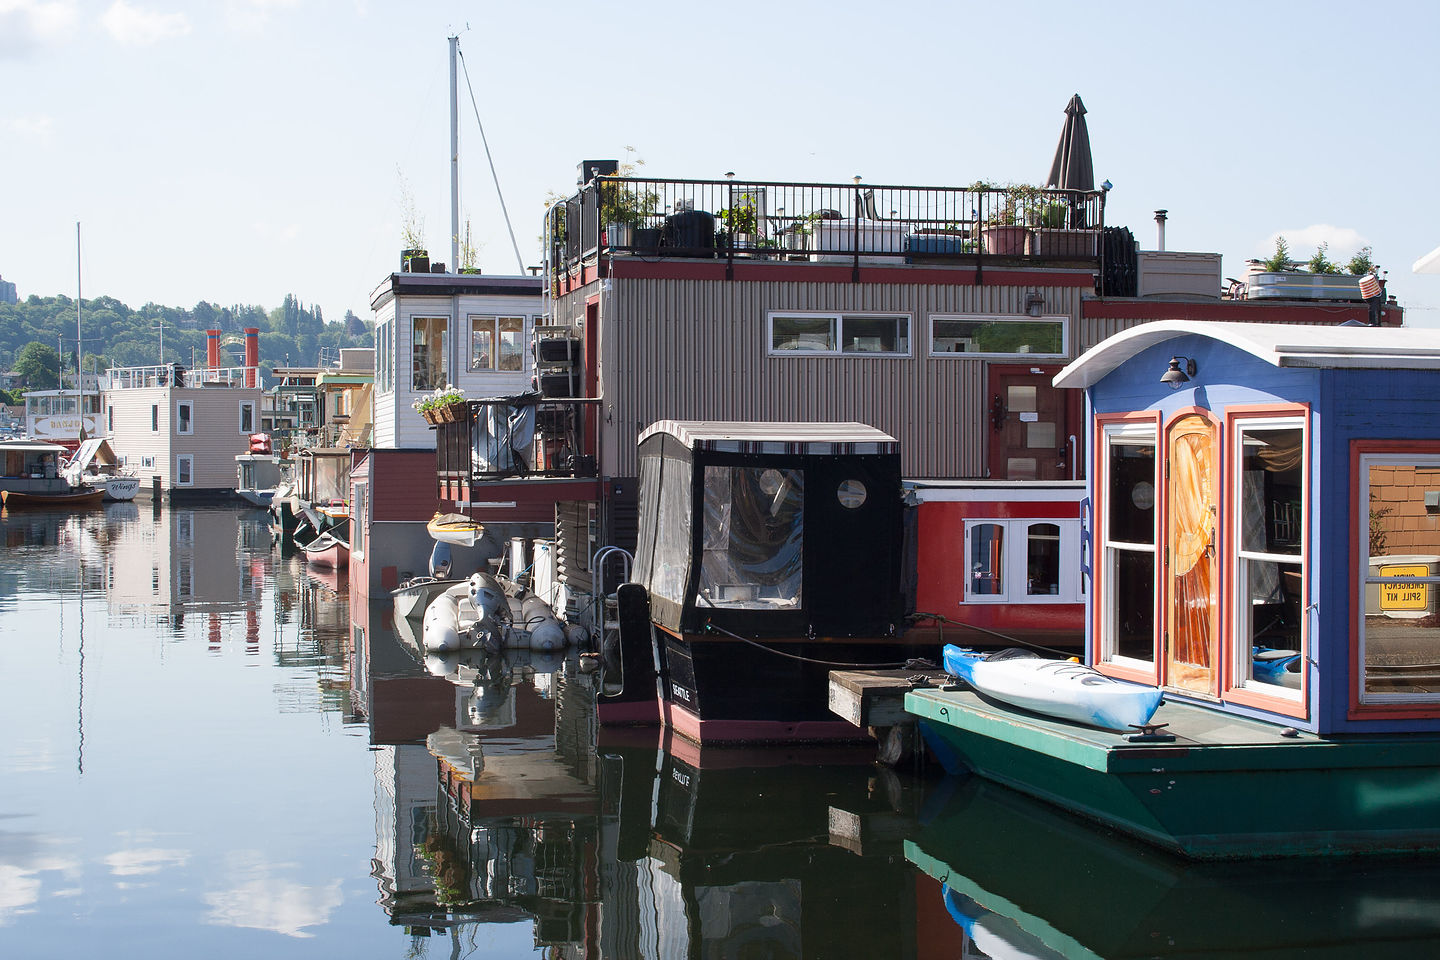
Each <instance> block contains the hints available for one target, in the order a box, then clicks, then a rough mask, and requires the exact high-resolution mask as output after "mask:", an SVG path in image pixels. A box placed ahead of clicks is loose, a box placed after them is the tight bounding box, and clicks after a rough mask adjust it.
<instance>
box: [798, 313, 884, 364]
mask: <svg viewBox="0 0 1440 960" xmlns="http://www.w3.org/2000/svg"><path fill="white" fill-rule="evenodd" d="M770 352H771V353H772V354H790V353H803V354H816V353H829V354H847V355H848V354H856V355H874V354H880V355H889V356H909V355H910V318H909V317H908V316H899V315H896V314H849V313H846V314H838V313H772V314H771V315H770Z"/></svg>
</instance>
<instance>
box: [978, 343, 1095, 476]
mask: <svg viewBox="0 0 1440 960" xmlns="http://www.w3.org/2000/svg"><path fill="white" fill-rule="evenodd" d="M1059 369H1060V368H1059V367H1058V366H1053V365H1049V366H1033V367H1032V366H1023V367H1022V366H1015V365H1010V364H992V365H991V366H990V369H989V375H988V387H989V391H988V392H989V395H990V453H989V463H988V467H989V471H990V478H991V479H992V480H1071V479H1076V478H1078V477H1080V476H1081V474H1079V473H1077V472H1075V471H1074V468H1075V467H1077V466H1078V464H1077V463H1076V462H1075V460H1074V458H1075V457H1076V456H1077V455H1078V452H1077V451H1076V450H1075V449H1074V444H1073V443H1072V442H1071V438H1070V429H1069V424H1070V418H1069V417H1068V416H1067V414H1068V413H1069V406H1070V404H1069V402H1068V401H1069V400H1070V399H1071V397H1072V395H1075V394H1079V392H1080V391H1078V390H1060V389H1057V388H1056V387H1054V386H1053V385H1052V384H1051V382H1050V381H1051V379H1052V378H1053V377H1054V376H1055V373H1056V371H1058V370H1059Z"/></svg>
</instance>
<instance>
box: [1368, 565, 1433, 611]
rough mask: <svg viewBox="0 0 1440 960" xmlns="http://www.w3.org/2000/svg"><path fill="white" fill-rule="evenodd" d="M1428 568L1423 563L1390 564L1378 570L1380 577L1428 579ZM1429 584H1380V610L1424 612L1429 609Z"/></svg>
mask: <svg viewBox="0 0 1440 960" xmlns="http://www.w3.org/2000/svg"><path fill="white" fill-rule="evenodd" d="M1429 575H1430V568H1429V567H1428V566H1426V565H1425V564H1423V563H1392V564H1390V565H1389V566H1382V567H1381V568H1380V576H1382V577H1428V576H1429ZM1429 601H1430V584H1428V583H1382V584H1380V609H1381V610H1425V609H1427V608H1428V607H1429Z"/></svg>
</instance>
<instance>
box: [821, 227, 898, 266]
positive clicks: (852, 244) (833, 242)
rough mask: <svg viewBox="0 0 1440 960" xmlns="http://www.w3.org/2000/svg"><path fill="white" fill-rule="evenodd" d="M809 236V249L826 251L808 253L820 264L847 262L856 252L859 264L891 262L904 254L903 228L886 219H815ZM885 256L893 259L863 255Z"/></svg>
mask: <svg viewBox="0 0 1440 960" xmlns="http://www.w3.org/2000/svg"><path fill="white" fill-rule="evenodd" d="M812 229H813V231H814V232H813V233H812V234H811V239H812V241H813V242H812V244H811V246H812V249H815V250H825V251H829V252H827V253H815V254H811V256H810V259H812V260H815V261H817V262H820V263H849V262H851V261H852V260H853V259H854V256H853V254H854V253H855V252H856V251H857V250H858V251H859V252H860V253H861V254H862V256H861V257H860V262H861V263H894V262H896V261H897V260H898V259H899V257H898V254H901V253H904V252H905V251H904V246H905V226H904V225H903V224H900V223H891V222H890V221H888V220H816V221H815V225H814V227H813V228H812ZM866 253H872V254H873V253H889V254H895V255H896V256H889V257H883V256H881V257H876V256H868V257H867V256H864V255H863V254H866Z"/></svg>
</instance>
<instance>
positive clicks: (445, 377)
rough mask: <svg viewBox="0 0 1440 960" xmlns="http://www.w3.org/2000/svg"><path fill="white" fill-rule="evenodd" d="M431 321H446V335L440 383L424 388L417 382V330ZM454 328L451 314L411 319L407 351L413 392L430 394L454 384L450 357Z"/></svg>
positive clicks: (440, 366)
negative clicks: (420, 325)
mask: <svg viewBox="0 0 1440 960" xmlns="http://www.w3.org/2000/svg"><path fill="white" fill-rule="evenodd" d="M431 321H444V323H445V333H444V335H443V336H442V337H441V338H440V363H439V374H438V381H439V382H438V383H433V384H430V385H429V386H424V387H422V386H419V385H418V384H417V383H416V382H415V329H416V326H417V325H418V324H421V323H428V322H431ZM454 327H455V321H454V319H453V318H452V317H451V316H450V315H449V314H445V313H426V314H416V315H415V316H413V317H411V318H410V344H409V350H408V351H407V356H408V357H409V363H408V364H407V365H406V368H407V369H408V370H409V371H410V389H411V391H412V392H415V393H430V392H431V391H433V390H435V389H437V388H440V387H444V386H445V385H446V384H447V383H450V382H452V381H451V377H450V364H451V361H452V359H453V358H452V357H451V356H450V353H451V349H450V343H451V337H452V335H453V334H454Z"/></svg>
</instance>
